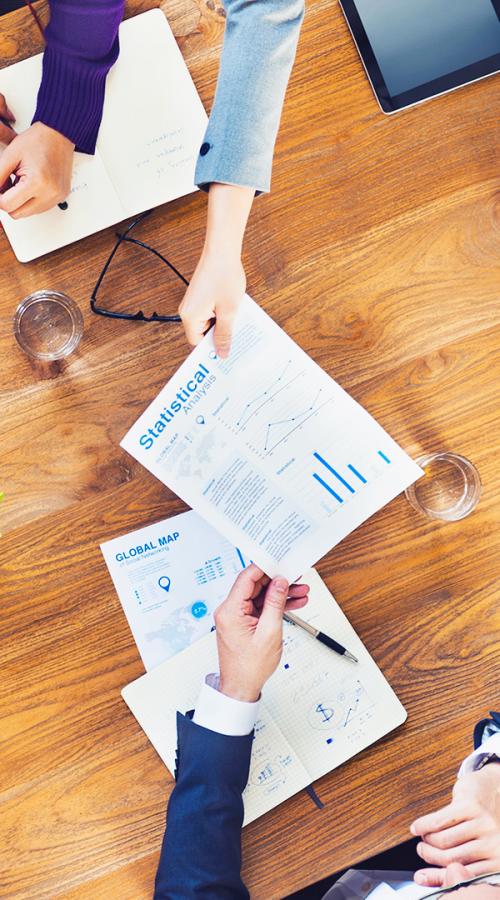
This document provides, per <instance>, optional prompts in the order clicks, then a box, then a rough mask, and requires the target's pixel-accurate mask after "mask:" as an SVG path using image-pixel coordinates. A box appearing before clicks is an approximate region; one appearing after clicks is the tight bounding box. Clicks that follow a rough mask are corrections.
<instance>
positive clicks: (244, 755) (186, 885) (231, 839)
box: [154, 713, 253, 900]
mask: <svg viewBox="0 0 500 900" xmlns="http://www.w3.org/2000/svg"><path fill="white" fill-rule="evenodd" d="M177 737H178V745H177V753H178V756H177V772H176V778H177V784H176V786H175V788H174V790H173V791H172V794H171V796H170V801H169V804H168V810H167V827H166V830H165V836H164V838H163V845H162V848H161V855H160V862H159V865H158V871H157V873H156V882H155V891H154V900H193V898H200V900H201V898H203V900H248V897H249V894H248V891H247V889H246V888H245V885H244V884H243V882H242V880H241V875H240V870H241V826H242V822H243V800H242V793H243V791H244V789H245V786H246V783H247V780H248V772H249V768H250V756H251V752H252V740H253V734H249V735H246V736H245V737H228V736H227V735H224V734H217V733H216V732H214V731H209V730H208V729H206V728H202V727H201V726H200V725H195V724H194V722H192V721H191V720H190V719H189V718H187V717H186V716H182V715H181V714H180V713H178V714H177Z"/></svg>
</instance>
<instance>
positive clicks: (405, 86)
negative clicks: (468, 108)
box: [340, 0, 500, 113]
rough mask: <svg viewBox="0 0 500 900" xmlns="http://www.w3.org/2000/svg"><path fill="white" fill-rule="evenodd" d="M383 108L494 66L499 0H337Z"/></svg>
mask: <svg viewBox="0 0 500 900" xmlns="http://www.w3.org/2000/svg"><path fill="white" fill-rule="evenodd" d="M340 5H341V7H342V10H343V12H344V15H345V17H346V19H347V24H348V25H349V28H350V30H351V33H352V36H353V38H354V41H355V43H356V46H357V48H358V51H359V53H360V56H361V59H362V61H363V64H364V67H365V69H366V72H367V75H368V78H369V79H370V82H371V85H372V88H373V91H374V93H375V96H376V98H377V100H378V102H379V104H380V107H381V109H382V111H383V112H384V113H393V112H397V110H399V109H404V107H406V106H411V105H413V104H414V103H421V102H422V101H423V100H428V99H429V98H430V97H435V96H437V95H438V94H444V93H446V92H447V91H452V90H454V89H455V88H457V87H461V85H464V84H468V83H469V82H471V81H477V80H478V79H479V78H486V77H487V76H488V75H493V74H494V73H495V72H498V71H500V0H340Z"/></svg>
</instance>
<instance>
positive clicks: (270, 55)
mask: <svg viewBox="0 0 500 900" xmlns="http://www.w3.org/2000/svg"><path fill="white" fill-rule="evenodd" d="M225 6H226V12H227V20H226V31H225V35H224V44H223V48H222V56H221V62H220V69H219V77H218V81H217V90H216V93H215V100H214V105H213V108H212V113H211V116H210V120H209V123H208V126H207V131H206V134H205V138H204V141H203V143H202V145H201V148H200V154H199V156H198V162H197V166H196V175H195V181H196V184H197V185H198V186H199V187H205V188H206V187H207V186H208V185H209V184H210V183H211V182H212V181H220V182H223V183H225V184H238V185H242V186H245V187H253V188H255V189H256V190H257V191H258V192H262V191H269V189H270V186H271V168H272V159H273V152H274V144H275V142H276V135H277V132H278V126H279V122H280V117H281V110H282V106H283V101H284V98H285V91H286V87H287V84H288V79H289V77H290V72H291V70H292V65H293V61H294V59H295V51H296V49H297V41H298V39H299V33H300V26H301V24H302V19H303V17H304V0H226V3H225Z"/></svg>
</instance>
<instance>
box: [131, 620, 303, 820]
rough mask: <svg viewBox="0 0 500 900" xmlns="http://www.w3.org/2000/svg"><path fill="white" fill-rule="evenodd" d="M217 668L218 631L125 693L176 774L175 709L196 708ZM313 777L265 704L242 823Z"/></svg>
mask: <svg viewBox="0 0 500 900" xmlns="http://www.w3.org/2000/svg"><path fill="white" fill-rule="evenodd" d="M217 670H218V662H217V647H216V639H215V634H214V632H212V633H211V634H208V635H206V636H205V637H204V638H201V640H199V641H197V643H196V644H192V645H191V647H189V648H188V649H187V650H183V651H182V653H179V654H178V655H177V656H174V657H173V658H172V659H169V660H167V661H166V662H165V663H162V665H160V666H157V667H156V668H155V669H153V670H152V671H151V672H148V674H147V675H143V676H142V678H138V679H137V681H133V682H132V684H129V685H127V687H125V688H124V689H123V691H122V696H123V699H124V700H125V702H126V703H127V705H128V706H129V707H130V709H131V711H132V712H133V714H134V716H135V717H136V719H137V720H138V722H139V724H140V726H141V728H142V729H143V730H144V731H145V733H146V735H147V736H148V738H149V740H150V741H151V743H152V744H153V746H154V748H155V750H156V751H157V753H158V754H159V756H160V757H161V759H162V760H163V762H164V763H165V765H166V766H167V768H168V769H169V770H170V772H171V773H172V774H174V769H175V751H176V746H177V725H176V718H177V711H178V710H179V711H180V712H182V713H184V712H186V711H187V710H189V709H193V708H194V707H195V705H196V701H197V699H198V694H199V692H200V687H201V685H202V683H203V680H204V678H205V676H206V675H207V674H208V673H209V672H216V671H217ZM310 782H311V779H310V777H309V774H308V773H307V771H306V769H305V768H304V767H303V765H302V763H301V762H300V760H299V759H298V756H297V754H296V753H295V752H294V750H293V749H292V748H291V747H290V746H289V744H288V743H287V741H286V740H285V738H284V737H283V735H282V734H281V732H280V730H279V728H278V726H277V725H276V724H275V722H273V720H272V718H271V717H270V715H269V713H268V711H267V710H266V708H265V706H264V705H263V704H262V705H261V709H260V714H259V718H258V720H257V723H256V727H255V739H254V742H253V749H252V761H251V766H250V775H249V779H248V786H247V788H246V790H245V792H244V796H243V801H244V808H245V818H244V824H245V825H247V824H248V823H249V822H252V821H253V820H254V819H257V818H258V817H259V816H261V815H263V813H265V812H267V811H268V810H269V809H272V808H273V807H274V806H278V804H280V803H283V801H284V800H287V799H288V798H289V797H291V796H292V795H293V794H296V793H297V792H298V791H300V790H302V788H304V787H306V786H307V785H308V784H310Z"/></svg>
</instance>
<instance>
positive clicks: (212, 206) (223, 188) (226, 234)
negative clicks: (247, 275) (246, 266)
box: [203, 184, 255, 256]
mask: <svg viewBox="0 0 500 900" xmlns="http://www.w3.org/2000/svg"><path fill="white" fill-rule="evenodd" d="M254 196H255V192H254V190H253V189H252V188H248V187H239V186H238V185H232V184H212V185H211V186H210V192H209V195H208V215H207V230H206V235H205V246H204V248H203V252H204V253H209V254H211V253H217V254H221V253H223V254H226V253H231V254H234V255H237V256H241V249H242V244H243V237H244V234H245V228H246V225H247V221H248V216H249V214H250V209H251V207H252V202H253V198H254Z"/></svg>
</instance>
